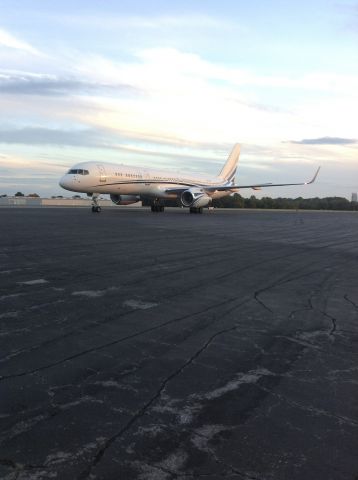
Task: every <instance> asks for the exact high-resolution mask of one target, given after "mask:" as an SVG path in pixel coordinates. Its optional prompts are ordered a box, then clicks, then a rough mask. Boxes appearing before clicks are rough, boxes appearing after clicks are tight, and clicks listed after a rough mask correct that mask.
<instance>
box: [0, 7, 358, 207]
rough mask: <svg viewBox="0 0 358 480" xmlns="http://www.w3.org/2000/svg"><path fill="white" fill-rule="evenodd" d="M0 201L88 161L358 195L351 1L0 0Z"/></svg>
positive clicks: (53, 182)
mask: <svg viewBox="0 0 358 480" xmlns="http://www.w3.org/2000/svg"><path fill="white" fill-rule="evenodd" d="M0 12H1V14H0V109H1V110H0V111H1V116H0V194H8V195H11V194H14V193H15V192H17V191H22V192H23V193H25V194H29V193H38V194H40V195H42V196H51V195H60V194H62V195H65V196H66V195H68V192H65V191H64V190H62V189H61V187H59V185H58V181H59V178H60V177H61V176H62V175H63V174H64V173H65V172H66V170H67V169H68V168H69V167H71V166H72V165H74V164H76V163H78V162H81V161H90V160H91V161H92V160H95V161H109V162H113V163H116V162H118V163H127V164H129V165H138V166H146V167H159V168H163V169H168V170H175V171H181V172H185V171H188V170H189V171H190V172H191V173H192V172H195V171H198V172H202V173H206V174H210V175H215V174H217V173H218V172H219V171H220V169H221V166H222V164H223V163H224V162H225V160H226V158H227V155H228V153H229V152H230V150H231V148H232V146H233V144H234V143H237V142H238V143H240V144H241V156H240V165H239V169H238V176H237V179H236V180H237V183H239V184H240V183H241V184H248V183H249V184H250V183H259V182H274V183H282V182H300V181H306V180H309V179H310V177H311V176H312V175H313V173H314V171H315V170H316V168H317V167H318V166H319V165H320V166H321V167H322V169H321V173H320V175H319V177H318V179H317V182H316V183H315V184H313V185H310V186H305V187H284V188H272V189H266V190H262V192H259V193H257V192H254V191H252V190H245V191H244V190H243V191H242V192H241V193H242V194H243V195H245V196H250V195H252V194H255V195H256V196H266V195H267V196H273V197H278V196H282V197H298V196H302V197H315V196H319V197H325V196H343V197H346V198H348V199H350V198H351V193H352V192H357V191H358V121H357V112H358V1H357V0H309V1H308V0H301V1H300V2H296V1H292V0H291V1H287V0H250V1H247V0H220V2H219V1H218V0H205V1H204V0H180V1H179V0H172V1H171V2H168V1H160V0H158V1H152V0H130V1H127V0H121V1H117V0H106V1H103V0H76V1H75V2H74V1H73V0H70V1H69V0H61V1H60V0H53V1H51V2H46V1H43V0H0Z"/></svg>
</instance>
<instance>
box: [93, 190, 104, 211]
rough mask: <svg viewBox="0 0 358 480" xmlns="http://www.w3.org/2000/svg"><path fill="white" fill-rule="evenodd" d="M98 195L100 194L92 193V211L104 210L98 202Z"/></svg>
mask: <svg viewBox="0 0 358 480" xmlns="http://www.w3.org/2000/svg"><path fill="white" fill-rule="evenodd" d="M98 197H99V195H98V194H95V193H94V194H93V195H92V213H99V212H100V211H101V210H102V209H101V207H100V206H99V203H98Z"/></svg>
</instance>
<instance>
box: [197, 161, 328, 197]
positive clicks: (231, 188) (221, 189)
mask: <svg viewBox="0 0 358 480" xmlns="http://www.w3.org/2000/svg"><path fill="white" fill-rule="evenodd" d="M320 169H321V167H318V169H317V171H316V173H315V174H314V176H313V178H312V180H310V181H309V182H301V183H254V184H252V185H224V186H223V185H217V186H215V185H214V186H213V185H210V186H207V187H205V186H204V187H202V188H203V189H204V190H206V191H208V192H225V191H226V192H230V191H232V192H235V191H236V190H240V189H241V188H252V189H253V190H260V189H261V188H266V187H286V186H292V185H309V184H311V183H313V182H314V181H315V180H316V178H317V175H318V172H319V171H320Z"/></svg>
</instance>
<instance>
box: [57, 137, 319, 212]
mask: <svg viewBox="0 0 358 480" xmlns="http://www.w3.org/2000/svg"><path fill="white" fill-rule="evenodd" d="M239 155H240V145H239V144H236V145H234V148H233V149H232V151H231V153H230V155H229V158H228V159H227V161H226V163H225V165H224V166H223V168H222V169H221V171H220V173H219V175H218V176H217V177H208V176H206V175H200V174H197V175H195V176H194V175H192V174H178V173H171V172H165V171H163V170H155V169H153V168H141V167H131V166H128V165H120V164H118V165H116V164H114V163H105V162H83V163H78V164H77V165H75V166H74V167H72V168H71V169H70V170H69V171H68V172H67V173H66V174H65V175H64V176H63V177H62V178H61V181H60V185H61V187H62V188H65V189H66V190H70V191H72V192H83V193H87V195H88V196H92V212H100V211H101V207H100V206H99V203H98V197H99V195H101V194H109V195H110V198H111V200H112V202H114V203H115V204H116V205H129V204H131V203H135V202H138V201H139V200H141V199H144V198H147V199H150V200H151V205H152V212H163V211H164V205H163V200H164V199H166V198H170V199H173V198H174V199H175V198H176V199H178V200H179V201H180V203H181V205H182V206H184V207H189V208H190V213H202V211H203V207H207V206H209V205H210V204H211V202H212V200H213V199H214V198H220V197H224V196H226V195H231V194H232V193H235V192H237V191H238V190H239V189H241V188H252V189H254V190H260V189H261V188H263V187H283V186H286V185H308V184H310V183H313V182H314V181H315V180H316V177H317V175H318V172H319V168H318V170H317V171H316V173H315V175H314V177H313V178H312V180H311V181H309V182H303V183H276V184H275V183H257V184H252V185H237V184H236V182H235V175H236V169H237V164H238V161H239Z"/></svg>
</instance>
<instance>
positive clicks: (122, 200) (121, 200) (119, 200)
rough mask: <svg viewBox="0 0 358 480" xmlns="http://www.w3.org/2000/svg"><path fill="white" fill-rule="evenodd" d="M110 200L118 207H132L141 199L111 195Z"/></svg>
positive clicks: (132, 196)
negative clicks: (131, 205)
mask: <svg viewBox="0 0 358 480" xmlns="http://www.w3.org/2000/svg"><path fill="white" fill-rule="evenodd" d="M110 199H111V200H112V202H113V203H115V204H116V205H130V204H131V203H136V202H139V200H140V198H139V197H138V196H137V195H113V194H111V195H110Z"/></svg>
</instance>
